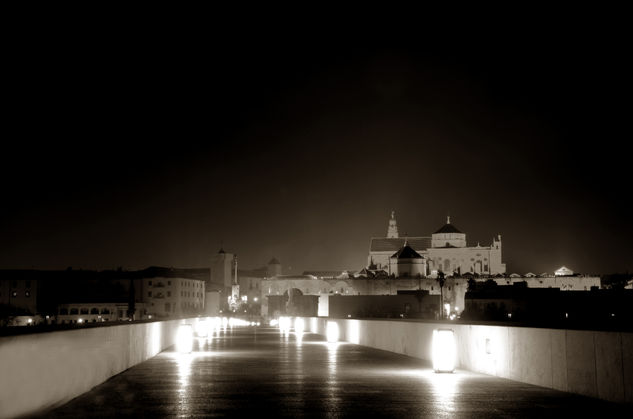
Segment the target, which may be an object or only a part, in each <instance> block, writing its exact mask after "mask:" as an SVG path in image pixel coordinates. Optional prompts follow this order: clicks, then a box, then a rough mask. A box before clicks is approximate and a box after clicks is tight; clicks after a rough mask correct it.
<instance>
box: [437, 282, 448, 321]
mask: <svg viewBox="0 0 633 419" xmlns="http://www.w3.org/2000/svg"><path fill="white" fill-rule="evenodd" d="M435 280H436V281H437V283H438V284H440V319H443V318H444V283H445V282H446V279H445V277H444V272H442V271H438V273H437V278H435Z"/></svg>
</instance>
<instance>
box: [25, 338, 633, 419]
mask: <svg viewBox="0 0 633 419" xmlns="http://www.w3.org/2000/svg"><path fill="white" fill-rule="evenodd" d="M627 414H628V415H627ZM576 415H578V416H577V417H581V415H582V416H588V417H598V416H600V417H601V418H612V417H631V406H627V405H621V404H615V403H608V402H603V401H600V400H595V399H591V398H587V397H582V396H576V395H571V394H567V393H563V392H559V391H555V390H550V389H546V388H542V387H536V386H532V385H528V384H522V383H518V382H514V381H510V380H505V379H501V378H496V377H491V376H486V375H482V374H475V373H470V372H466V371H461V370H457V371H456V372H455V373H453V374H435V373H433V372H432V371H431V370H430V365H429V364H428V363H426V362H423V361H421V360H418V359H415V358H410V357H407V356H403V355H398V354H394V353H391V352H385V351H380V350H376V349H371V348H367V347H362V346H358V345H353V344H348V343H327V342H325V341H324V339H323V338H322V337H321V336H317V335H313V334H304V335H303V339H300V340H298V339H297V338H296V336H295V335H294V334H292V333H291V334H290V336H283V335H281V334H280V333H279V331H278V330H277V329H273V328H264V327H258V328H255V327H246V328H235V329H233V330H227V331H226V332H221V333H220V334H219V336H214V337H213V338H212V339H210V340H209V339H205V340H199V341H197V343H196V344H195V345H194V351H193V352H192V353H189V354H182V353H178V352H175V351H174V348H171V349H170V350H167V351H164V352H162V353H160V354H158V355H157V356H155V357H154V358H152V359H150V360H148V361H146V362H143V363H141V364H139V365H137V366H135V367H133V368H130V369H129V370H127V371H125V372H123V373H121V374H119V375H117V376H114V377H112V378H111V379H109V380H108V381H106V382H105V383H103V384H101V385H99V386H97V387H95V388H94V389H92V390H91V391H90V392H88V393H85V394H83V395H81V396H79V397H77V398H75V399H73V400H71V401H70V402H68V403H66V404H65V405H63V406H60V407H58V408H56V409H53V410H49V411H46V412H41V413H40V414H38V415H34V416H31V417H38V418H39V417H46V418H85V417H147V418H156V417H216V416H233V417H234V416H237V417H251V418H256V417H262V418H263V417H271V418H278V417H397V418H415V417H428V418H493V417H502V418H521V417H557V418H560V417H574V416H576Z"/></svg>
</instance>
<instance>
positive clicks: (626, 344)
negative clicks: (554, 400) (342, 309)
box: [304, 317, 633, 403]
mask: <svg viewBox="0 0 633 419" xmlns="http://www.w3.org/2000/svg"><path fill="white" fill-rule="evenodd" d="M304 322H305V324H306V329H307V330H309V331H311V332H312V333H317V334H321V335H324V336H325V335H326V333H327V323H328V322H334V323H336V324H337V325H338V330H339V336H340V340H344V341H347V342H351V343H356V344H360V345H363V346H369V347H372V348H376V349H382V350H385V351H390V352H395V353H399V354H403V355H408V356H412V357H416V358H420V359H423V360H427V361H429V362H431V361H432V359H431V339H432V336H433V330H434V329H446V328H450V329H453V331H454V332H455V338H456V345H457V358H458V359H457V364H458V365H459V367H460V368H462V369H466V370H469V371H474V372H480V373H484V374H489V375H494V376H497V377H502V378H508V379H511V380H515V381H519V382H524V383H528V384H534V385H538V386H542V387H547V388H553V389H556V390H561V391H565V392H570V393H576V394H581V395H585V396H589V397H595V398H599V399H603V400H608V401H614V402H621V403H622V402H624V403H633V333H630V332H605V331H590V330H565V329H541V328H531V327H514V326H485V325H470V324H463V323H461V324H456V323H450V322H414V321H399V320H357V319H329V318H324V317H318V318H316V317H311V318H305V319H304Z"/></svg>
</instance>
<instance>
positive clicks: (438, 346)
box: [432, 329, 456, 372]
mask: <svg viewBox="0 0 633 419" xmlns="http://www.w3.org/2000/svg"><path fill="white" fill-rule="evenodd" d="M455 354H456V348H455V335H454V333H453V330H452V329H435V330H433V344H432V356H433V370H434V371H435V372H453V371H454V370H455Z"/></svg>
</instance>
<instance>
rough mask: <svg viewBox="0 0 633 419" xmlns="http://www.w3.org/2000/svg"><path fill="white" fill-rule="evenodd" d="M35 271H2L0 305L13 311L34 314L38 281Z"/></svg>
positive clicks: (35, 311)
mask: <svg viewBox="0 0 633 419" xmlns="http://www.w3.org/2000/svg"><path fill="white" fill-rule="evenodd" d="M34 272H35V271H29V270H25V271H18V270H11V271H2V274H1V277H0V305H2V306H5V307H7V309H10V310H12V311H13V312H15V313H20V314H36V313H37V293H38V281H37V276H36V275H35V274H34Z"/></svg>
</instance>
